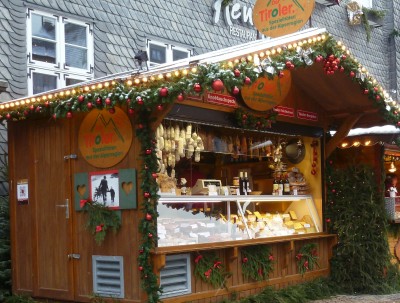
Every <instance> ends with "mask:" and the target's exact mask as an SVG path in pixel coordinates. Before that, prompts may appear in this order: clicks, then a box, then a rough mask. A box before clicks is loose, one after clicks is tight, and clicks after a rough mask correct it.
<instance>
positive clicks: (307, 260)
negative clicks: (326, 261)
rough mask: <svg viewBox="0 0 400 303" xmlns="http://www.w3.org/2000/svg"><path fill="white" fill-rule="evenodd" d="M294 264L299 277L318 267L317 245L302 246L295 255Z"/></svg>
mask: <svg viewBox="0 0 400 303" xmlns="http://www.w3.org/2000/svg"><path fill="white" fill-rule="evenodd" d="M296 262H297V270H298V272H299V273H300V274H301V275H304V274H305V273H306V272H307V271H311V270H313V269H314V268H315V267H319V264H318V251H317V244H315V243H308V244H304V245H303V247H302V248H300V250H299V252H298V253H297V255H296Z"/></svg>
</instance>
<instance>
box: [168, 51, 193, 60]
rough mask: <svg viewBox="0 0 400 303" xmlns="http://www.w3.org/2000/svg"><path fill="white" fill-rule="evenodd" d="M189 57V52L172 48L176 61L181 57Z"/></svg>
mask: <svg viewBox="0 0 400 303" xmlns="http://www.w3.org/2000/svg"><path fill="white" fill-rule="evenodd" d="M188 57H189V52H184V51H180V50H177V49H173V50H172V60H174V61H176V60H180V59H185V58H188Z"/></svg>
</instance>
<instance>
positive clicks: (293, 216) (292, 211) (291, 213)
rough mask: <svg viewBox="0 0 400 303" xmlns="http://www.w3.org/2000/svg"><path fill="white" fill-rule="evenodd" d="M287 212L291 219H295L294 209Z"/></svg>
mask: <svg viewBox="0 0 400 303" xmlns="http://www.w3.org/2000/svg"><path fill="white" fill-rule="evenodd" d="M289 214H290V217H291V218H292V220H297V215H296V212H295V211H294V210H291V211H290V212H289Z"/></svg>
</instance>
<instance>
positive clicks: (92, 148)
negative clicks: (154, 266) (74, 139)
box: [78, 108, 132, 168]
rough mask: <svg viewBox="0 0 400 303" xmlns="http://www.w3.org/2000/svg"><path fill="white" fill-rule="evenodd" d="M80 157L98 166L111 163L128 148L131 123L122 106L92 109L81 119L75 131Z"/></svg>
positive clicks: (117, 159)
mask: <svg viewBox="0 0 400 303" xmlns="http://www.w3.org/2000/svg"><path fill="white" fill-rule="evenodd" d="M78 144H79V149H80V151H81V154H82V156H83V158H84V159H85V160H86V161H87V162H88V163H89V164H91V165H93V166H95V167H100V168H107V167H112V166H114V165H115V164H117V163H119V162H120V161H121V160H122V159H123V158H124V157H125V156H126V154H127V153H128V152H129V149H130V147H131V144H132V125H131V122H130V120H129V118H128V116H127V115H126V114H125V112H124V111H123V110H121V109H120V108H115V112H114V113H113V114H112V113H110V112H109V111H108V110H97V109H94V110H92V111H91V112H90V113H89V114H88V115H87V116H86V117H85V118H84V120H83V121H82V123H81V126H80V128H79V135H78Z"/></svg>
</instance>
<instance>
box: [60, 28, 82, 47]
mask: <svg viewBox="0 0 400 303" xmlns="http://www.w3.org/2000/svg"><path fill="white" fill-rule="evenodd" d="M65 43H68V44H73V45H79V46H82V47H86V46H87V45H86V26H82V25H78V24H74V23H65Z"/></svg>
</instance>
